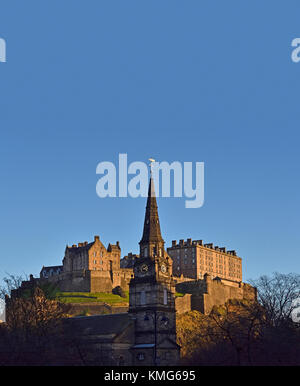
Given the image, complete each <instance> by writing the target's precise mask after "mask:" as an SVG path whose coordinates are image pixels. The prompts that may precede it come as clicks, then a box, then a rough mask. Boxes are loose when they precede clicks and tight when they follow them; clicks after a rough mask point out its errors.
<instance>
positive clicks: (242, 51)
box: [0, 0, 300, 280]
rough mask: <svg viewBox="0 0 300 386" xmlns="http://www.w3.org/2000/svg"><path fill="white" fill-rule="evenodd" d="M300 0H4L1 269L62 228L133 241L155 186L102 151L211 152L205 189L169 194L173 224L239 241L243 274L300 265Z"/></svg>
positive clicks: (55, 239) (47, 259) (35, 258)
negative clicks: (126, 185) (120, 170)
mask: <svg viewBox="0 0 300 386" xmlns="http://www.w3.org/2000/svg"><path fill="white" fill-rule="evenodd" d="M299 13H300V3H299V1H285V2H274V1H264V2H262V1H258V0H253V1H251V2H241V1H240V0H236V1H233V0H228V1H226V2H225V1H223V0H219V1H212V0H207V1H192V0H190V1H188V2H186V1H176V0H172V1H166V0H164V1H140V0H139V1H131V0H126V1H123V0H122V1H100V0H88V1H82V0H81V1H78V0H64V1H61V0H51V1H48V0H47V1H46V0H45V1H43V2H42V1H40V0H27V1H26V2H25V1H19V2H14V1H11V0H6V1H5V0H0V38H4V39H5V40H6V43H7V63H0V133H1V141H0V178H1V189H0V230H1V232H0V243H1V252H0V262H1V263H0V278H1V277H3V276H4V275H5V272H9V273H13V274H21V273H22V272H24V273H26V274H30V273H33V274H34V275H37V274H38V273H39V271H40V268H41V267H42V265H56V264H60V263H61V260H62V258H63V254H64V249H65V246H66V244H74V243H78V242H83V241H86V240H87V241H90V240H92V239H93V236H94V235H96V234H99V235H100V238H101V240H102V241H103V242H104V244H105V245H107V244H108V243H109V242H112V243H114V242H115V241H116V240H119V241H120V244H121V248H122V254H123V255H124V254H126V253H127V252H129V251H133V252H137V251H138V242H139V241H140V238H141V235H142V226H143V219H144V209H145V204H146V202H145V199H144V198H139V199H132V198H117V199H100V198H99V197H98V196H97V195H96V183H97V180H98V178H99V177H98V176H97V175H96V172H95V171H96V166H97V164H98V163H99V162H101V161H112V162H117V159H118V154H119V153H127V154H128V161H129V162H133V161H146V160H147V159H148V158H149V157H150V156H152V157H154V158H155V159H157V160H159V161H163V160H165V161H168V162H172V161H180V162H184V161H193V162H196V161H199V162H204V163H205V203H204V206H203V207H201V208H199V209H186V208H185V205H184V200H185V198H182V199H180V198H169V199H167V198H161V199H159V202H158V204H159V214H160V219H161V227H162V233H163V236H164V238H165V241H166V243H167V245H169V244H170V243H171V240H173V239H177V240H178V239H186V238H188V237H191V238H193V239H203V240H204V241H205V242H213V243H214V244H215V245H219V246H226V247H227V248H229V249H236V250H237V252H238V254H239V255H240V256H241V257H242V258H243V273H244V279H245V280H247V279H249V278H256V277H258V276H259V275H261V274H271V273H272V272H273V271H280V272H284V273H287V272H298V273H299V271H300V259H299V251H298V246H299V244H300V240H299V228H300V227H299V225H300V220H299V209H300V206H299V189H300V181H299V161H300V154H299V139H300V134H299V126H300V125H299V102H300V100H299V99H300V63H293V62H292V61H291V52H292V47H291V42H292V40H293V39H294V38H296V37H300V24H299Z"/></svg>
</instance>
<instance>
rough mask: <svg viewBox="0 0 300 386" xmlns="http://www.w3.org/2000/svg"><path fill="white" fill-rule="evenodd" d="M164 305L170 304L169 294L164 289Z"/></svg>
mask: <svg viewBox="0 0 300 386" xmlns="http://www.w3.org/2000/svg"><path fill="white" fill-rule="evenodd" d="M164 304H168V292H167V290H166V289H164Z"/></svg>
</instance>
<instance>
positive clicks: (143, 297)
mask: <svg viewBox="0 0 300 386" xmlns="http://www.w3.org/2000/svg"><path fill="white" fill-rule="evenodd" d="M145 304H146V292H145V291H142V292H141V305H145Z"/></svg>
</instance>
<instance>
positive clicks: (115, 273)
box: [40, 236, 133, 292]
mask: <svg viewBox="0 0 300 386" xmlns="http://www.w3.org/2000/svg"><path fill="white" fill-rule="evenodd" d="M120 258H121V249H120V245H119V242H118V241H117V242H116V244H109V245H108V247H107V248H105V246H104V245H103V244H102V242H101V241H100V237H99V236H95V237H94V241H93V242H91V243H88V242H87V241H85V242H84V243H79V244H78V245H76V244H75V245H72V246H67V247H66V249H65V256H64V258H63V265H60V266H51V267H43V268H42V270H41V272H40V279H41V280H42V281H43V280H47V281H49V282H51V283H55V284H56V285H57V287H58V288H59V289H60V290H61V291H65V292H111V291H112V289H113V288H115V287H117V286H120V287H122V288H123V289H128V286H129V281H130V279H131V275H132V273H133V271H132V269H131V270H128V269H123V268H120Z"/></svg>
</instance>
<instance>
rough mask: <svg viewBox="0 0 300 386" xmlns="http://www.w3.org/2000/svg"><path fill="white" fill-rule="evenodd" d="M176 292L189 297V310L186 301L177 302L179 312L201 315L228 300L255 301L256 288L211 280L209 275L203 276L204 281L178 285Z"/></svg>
mask: <svg viewBox="0 0 300 386" xmlns="http://www.w3.org/2000/svg"><path fill="white" fill-rule="evenodd" d="M176 291H177V292H180V293H185V294H190V296H191V298H190V309H188V308H189V305H188V301H187V300H182V301H180V300H177V302H178V307H179V309H180V310H182V309H185V310H187V311H190V310H197V311H200V312H202V313H203V314H209V313H210V311H211V310H212V308H213V306H215V305H222V304H224V303H226V301H227V300H229V299H248V300H256V299H257V291H256V288H254V287H252V286H251V285H250V284H247V283H242V282H231V281H228V280H226V281H225V280H221V279H219V278H215V279H212V278H211V276H210V275H205V276H204V279H199V280H194V281H186V282H182V283H178V284H177V285H176ZM178 299H179V298H178ZM181 302H182V304H181ZM187 311H183V312H187ZM179 313H181V311H179Z"/></svg>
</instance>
